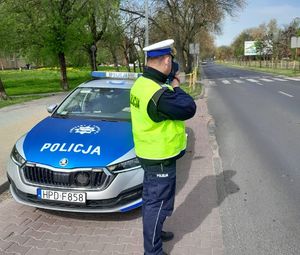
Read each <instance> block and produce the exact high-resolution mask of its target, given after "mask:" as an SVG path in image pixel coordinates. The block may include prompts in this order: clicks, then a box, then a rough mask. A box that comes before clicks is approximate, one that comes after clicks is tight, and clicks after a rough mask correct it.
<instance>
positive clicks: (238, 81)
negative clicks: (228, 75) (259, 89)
mask: <svg viewBox="0 0 300 255" xmlns="http://www.w3.org/2000/svg"><path fill="white" fill-rule="evenodd" d="M233 81H235V82H236V83H244V82H243V81H241V80H233Z"/></svg>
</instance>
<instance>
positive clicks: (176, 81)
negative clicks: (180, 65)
mask: <svg viewBox="0 0 300 255" xmlns="http://www.w3.org/2000/svg"><path fill="white" fill-rule="evenodd" d="M171 86H172V87H173V88H176V87H179V86H180V78H179V72H177V73H176V74H175V76H174V79H173V81H172V82H171Z"/></svg>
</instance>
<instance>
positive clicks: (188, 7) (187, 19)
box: [157, 0, 244, 72]
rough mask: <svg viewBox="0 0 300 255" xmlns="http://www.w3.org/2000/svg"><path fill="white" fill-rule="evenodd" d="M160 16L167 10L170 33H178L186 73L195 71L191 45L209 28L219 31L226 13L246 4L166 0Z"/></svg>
mask: <svg viewBox="0 0 300 255" xmlns="http://www.w3.org/2000/svg"><path fill="white" fill-rule="evenodd" d="M157 2H162V6H161V7H163V8H160V11H159V13H158V15H161V13H163V16H164V17H165V19H166V21H168V22H167V23H169V24H168V25H169V28H170V29H169V30H170V32H171V33H170V34H172V35H173V36H174V39H175V45H176V49H177V52H178V58H179V62H180V63H181V65H182V66H183V67H184V70H185V71H186V72H189V71H191V64H192V56H191V55H190V52H189V44H190V43H194V42H195V40H196V36H197V35H198V34H199V33H201V31H203V29H206V30H210V31H213V30H218V29H219V24H220V22H221V21H222V18H223V17H224V15H225V14H229V15H233V14H234V13H235V11H236V10H238V9H239V8H241V7H242V6H243V3H244V1H242V0H220V1H218V0H217V1H205V0H200V1H199V0H180V1H177V0H165V1H157Z"/></svg>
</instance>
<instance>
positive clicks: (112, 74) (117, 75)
mask: <svg viewBox="0 0 300 255" xmlns="http://www.w3.org/2000/svg"><path fill="white" fill-rule="evenodd" d="M141 75H142V74H141V73H129V72H100V71H93V72H92V77H93V78H117V79H126V80H134V79H137V78H138V77H140V76H141Z"/></svg>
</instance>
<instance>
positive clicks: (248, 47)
mask: <svg viewBox="0 0 300 255" xmlns="http://www.w3.org/2000/svg"><path fill="white" fill-rule="evenodd" d="M244 55H245V56H256V55H257V52H256V47H255V41H245V42H244Z"/></svg>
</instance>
